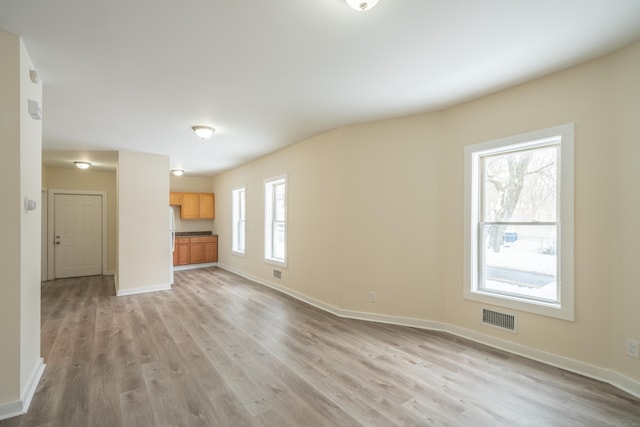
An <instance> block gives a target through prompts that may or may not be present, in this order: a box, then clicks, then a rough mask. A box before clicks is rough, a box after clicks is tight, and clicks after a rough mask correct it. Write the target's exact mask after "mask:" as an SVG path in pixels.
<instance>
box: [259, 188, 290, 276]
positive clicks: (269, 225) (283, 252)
mask: <svg viewBox="0 0 640 427" xmlns="http://www.w3.org/2000/svg"><path fill="white" fill-rule="evenodd" d="M264 196H265V200H264V207H265V214H264V216H265V227H264V228H265V236H264V257H265V260H266V261H267V262H271V263H275V264H278V265H286V264H287V177H286V176H279V177H275V178H271V179H268V180H265V183H264Z"/></svg>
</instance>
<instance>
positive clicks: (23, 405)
mask: <svg viewBox="0 0 640 427" xmlns="http://www.w3.org/2000/svg"><path fill="white" fill-rule="evenodd" d="M45 367H46V365H45V364H44V359H43V358H39V359H38V361H37V362H36V366H34V368H33V373H32V374H31V378H30V379H29V382H28V383H27V386H26V387H25V389H24V391H23V392H22V396H20V400H16V401H13V402H9V403H4V404H0V420H6V419H7V418H12V417H17V416H19V415H24V414H26V413H27V411H28V410H29V405H31V399H33V395H34V394H35V393H36V389H37V388H38V383H39V382H40V378H42V374H43V373H44V368H45Z"/></svg>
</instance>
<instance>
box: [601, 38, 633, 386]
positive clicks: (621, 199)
mask: <svg viewBox="0 0 640 427" xmlns="http://www.w3.org/2000/svg"><path fill="white" fill-rule="evenodd" d="M624 53H625V54H624V55H618V56H616V57H615V58H614V59H615V61H616V62H615V67H614V73H613V76H612V78H613V82H614V85H613V88H614V92H613V97H614V99H615V103H614V108H613V109H612V118H613V129H612V130H613V140H614V141H615V142H616V144H615V149H614V153H613V156H612V166H611V167H612V178H611V179H612V185H611V188H610V191H611V192H612V204H611V208H610V209H611V216H612V221H611V222H610V224H611V229H610V233H611V235H610V238H611V241H612V243H611V259H612V260H613V263H612V272H611V273H612V274H611V278H612V279H611V280H609V281H607V282H605V283H611V286H612V290H613V295H612V297H613V298H612V300H613V304H612V313H613V319H612V334H611V337H612V341H611V348H612V355H613V368H614V369H615V370H616V371H617V372H621V373H623V374H625V375H627V376H629V377H632V378H635V379H637V380H640V361H638V360H635V359H631V358H629V357H627V356H626V355H625V354H624V348H625V342H626V339H627V337H632V338H635V339H636V340H640V260H639V258H640V249H639V248H640V246H639V242H640V189H639V188H638V185H640V166H639V165H638V160H639V159H640V77H639V76H640V44H636V45H634V46H632V47H631V48H629V49H628V51H625V52H624ZM603 228H607V227H606V226H605V227H603Z"/></svg>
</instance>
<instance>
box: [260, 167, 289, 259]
mask: <svg viewBox="0 0 640 427" xmlns="http://www.w3.org/2000/svg"><path fill="white" fill-rule="evenodd" d="M281 181H284V191H285V196H284V203H285V217H284V260H280V259H278V258H273V257H272V256H271V251H272V246H273V242H272V240H273V235H272V233H273V229H272V227H271V225H272V224H271V223H272V221H273V206H272V203H273V202H272V201H271V200H270V198H267V196H268V195H269V193H268V190H267V186H271V191H273V190H272V189H273V185H274V184H277V183H279V182H281ZM264 201H265V204H264V262H265V263H267V264H272V265H277V266H279V267H287V260H288V258H289V257H288V252H289V245H288V235H289V182H288V179H287V174H282V175H277V176H274V177H271V178H267V179H265V180H264Z"/></svg>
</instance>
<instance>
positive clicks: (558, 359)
mask: <svg viewBox="0 0 640 427" xmlns="http://www.w3.org/2000/svg"><path fill="white" fill-rule="evenodd" d="M218 267H219V268H221V269H223V270H226V271H229V272H231V273H234V274H237V275H238V276H241V277H244V278H245V279H248V280H251V281H253V282H256V283H258V284H260V285H263V286H267V287H269V288H271V289H274V290H276V291H279V292H282V293H284V294H286V295H289V296H291V297H293V298H295V299H297V300H299V301H302V302H304V303H306V304H309V305H312V306H314V307H316V308H319V309H321V310H324V311H326V312H328V313H331V314H333V315H335V316H338V317H343V318H347V319H357V320H365V321H369V322H378V323H387V324H391V325H398V326H409V327H412V328H419V329H425V330H429V331H439V332H446V333H449V334H451V335H455V336H457V337H460V338H464V339H467V340H469V341H473V342H477V343H479V344H484V345H487V346H489V347H493V348H496V349H498V350H502V351H506V352H508V353H511V354H515V355H518V356H522V357H526V358H527V359H531V360H535V361H537V362H540V363H544V364H546V365H549V366H554V367H556V368H560V369H564V370H565V371H569V372H573V373H575V374H579V375H583V376H585V377H588V378H592V379H595V380H598V381H602V382H605V383H608V384H611V385H612V386H614V387H617V388H619V389H621V390H623V391H625V392H627V393H629V394H631V395H633V396H635V397H637V398H640V381H637V380H634V379H632V378H629V377H627V376H625V375H623V374H621V373H619V372H616V371H612V370H610V369H607V368H602V367H599V366H595V365H591V364H589V363H585V362H581V361H579V360H575V359H571V358H569V357H565V356H559V355H557V354H553V353H549V352H546V351H542V350H538V349H535V348H532V347H529V346H526V345H522V344H518V343H514V342H511V341H507V340H503V339H500V338H496V337H492V336H489V335H485V334H483V333H480V332H476V331H472V330H470V329H466V328H462V327H459V326H456V325H452V324H449V323H444V322H437V321H432V320H423V319H414V318H410V317H399V316H387V315H384V314H375V313H366V312H361V311H351V310H343V309H341V308H337V307H334V306H332V305H330V304H327V303H325V302H322V301H318V300H316V299H314V298H311V297H309V296H307V295H304V294H302V293H300V292H296V291H294V290H292V289H289V288H287V287H284V286H281V285H278V284H275V283H273V282H269V281H267V280H264V279H262V278H259V277H256V276H252V275H250V274H247V273H245V272H243V271H240V270H237V269H235V268H232V267H229V266H227V265H224V264H218Z"/></svg>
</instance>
